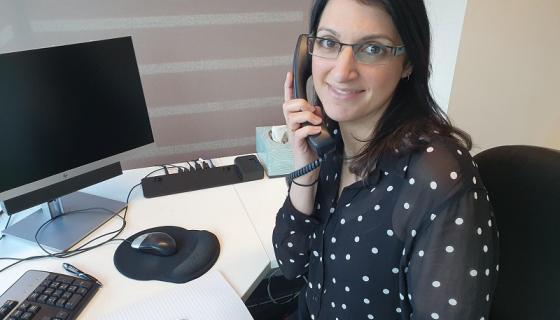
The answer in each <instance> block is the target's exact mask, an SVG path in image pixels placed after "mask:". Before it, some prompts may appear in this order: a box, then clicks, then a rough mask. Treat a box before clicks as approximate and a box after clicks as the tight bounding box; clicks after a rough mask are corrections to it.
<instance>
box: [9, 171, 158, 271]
mask: <svg viewBox="0 0 560 320" xmlns="http://www.w3.org/2000/svg"><path fill="white" fill-rule="evenodd" d="M161 170H164V169H163V168H161V169H156V170H154V171H152V172H150V173H148V174H147V175H146V176H145V177H144V178H147V177H149V176H151V175H152V174H154V173H156V172H158V171H161ZM140 185H141V183H138V184H136V185H135V186H133V187H132V188H131V189H130V191H129V192H128V195H127V196H126V206H125V207H124V212H123V215H122V216H121V215H119V214H118V213H117V212H113V211H111V210H108V209H106V208H90V209H101V210H105V211H109V212H111V213H113V214H114V215H115V216H117V217H119V218H121V220H122V225H121V226H120V227H119V228H118V229H117V230H113V231H111V232H107V233H104V234H102V235H100V236H97V237H95V238H93V239H91V240H89V241H87V242H86V243H84V244H82V245H80V246H79V247H77V248H76V249H73V250H69V251H65V252H58V253H52V252H49V251H47V250H46V249H45V248H44V247H43V246H42V245H41V244H40V243H39V241H38V240H37V235H38V233H39V231H40V230H41V229H42V228H43V227H44V226H45V225H47V224H49V223H50V222H52V221H53V220H54V219H56V218H57V217H59V216H57V217H55V218H52V219H49V220H48V221H46V222H45V223H44V224H43V225H41V226H40V227H39V228H38V229H37V231H36V232H35V242H36V243H37V245H38V246H39V248H41V250H43V251H44V252H45V253H46V254H44V255H37V256H30V257H26V258H11V257H0V260H15V262H13V263H12V264H9V265H7V266H5V267H4V268H2V269H0V272H3V271H5V270H7V269H9V268H11V267H13V266H15V265H17V264H19V263H21V262H24V261H31V260H37V259H42V258H69V257H73V256H75V255H78V254H81V253H84V252H87V251H90V250H93V249H96V248H99V247H101V246H103V245H105V244H107V243H109V242H113V241H127V240H125V239H118V238H117V236H119V235H120V234H121V233H122V231H123V230H124V228H125V227H126V215H127V212H128V203H129V200H130V196H131V194H132V191H134V189H136V188H137V187H138V186H140ZM90 209H83V210H75V211H71V212H68V213H66V214H73V213H78V212H82V211H84V210H90ZM10 217H11V216H10ZM8 222H9V218H8ZM109 235H112V236H111V238H109V239H107V240H105V241H103V242H100V243H98V244H95V245H91V246H89V247H88V245H89V244H91V243H92V242H94V241H96V240H98V239H101V238H103V237H106V236H109Z"/></svg>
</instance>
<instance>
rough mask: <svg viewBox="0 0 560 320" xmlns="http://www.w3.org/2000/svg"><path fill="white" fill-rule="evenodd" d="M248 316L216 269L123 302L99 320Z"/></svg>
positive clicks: (229, 319) (231, 318)
mask: <svg viewBox="0 0 560 320" xmlns="http://www.w3.org/2000/svg"><path fill="white" fill-rule="evenodd" d="M143 319H146V320H148V319H150V320H153V319H158V320H237V319H239V320H246V319H247V320H249V319H253V317H251V314H250V313H249V311H248V310H247V308H246V307H245V304H244V303H243V301H241V298H239V296H238V295H237V293H236V292H235V291H234V290H233V288H232V287H231V286H230V285H229V283H228V282H227V281H226V279H224V277H223V276H222V274H221V273H219V272H218V271H210V272H208V273H206V274H205V275H203V276H201V277H200V278H197V279H195V280H192V281H190V282H187V283H185V284H181V285H178V287H177V288H173V289H171V290H168V291H164V292H163V293H160V294H158V295H157V296H151V297H149V298H148V299H144V300H141V301H138V302H135V303H133V304H131V305H128V306H124V307H123V308H122V309H119V310H117V311H115V312H112V313H110V314H107V315H105V316H103V317H101V320H143Z"/></svg>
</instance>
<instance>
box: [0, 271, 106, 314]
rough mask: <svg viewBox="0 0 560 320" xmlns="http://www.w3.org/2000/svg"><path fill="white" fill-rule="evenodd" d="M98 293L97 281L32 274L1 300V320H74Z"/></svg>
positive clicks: (52, 274)
mask: <svg viewBox="0 0 560 320" xmlns="http://www.w3.org/2000/svg"><path fill="white" fill-rule="evenodd" d="M98 289H99V285H98V284H97V283H95V282H93V281H89V280H84V279H81V278H78V277H74V276H69V275H65V274H60V273H56V272H47V271H38V270H29V271H27V272H26V273H24V274H23V275H22V276H21V277H20V278H19V279H18V280H17V281H16V282H15V283H14V284H13V285H12V286H11V287H10V288H8V290H6V292H4V293H3V294H2V295H1V296H0V320H30V319H33V320H73V319H76V318H77V317H78V315H79V314H80V312H81V311H82V309H83V308H84V307H85V306H86V305H87V303H88V302H89V301H90V300H91V298H92V297H93V296H94V295H95V293H96V292H97V290H98Z"/></svg>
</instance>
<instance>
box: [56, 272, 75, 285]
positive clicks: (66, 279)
mask: <svg viewBox="0 0 560 320" xmlns="http://www.w3.org/2000/svg"><path fill="white" fill-rule="evenodd" d="M56 281H58V282H62V283H66V284H71V283H72V282H74V278H73V277H69V276H65V275H63V274H61V275H59V276H58V277H56Z"/></svg>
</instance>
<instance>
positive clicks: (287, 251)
mask: <svg viewBox="0 0 560 320" xmlns="http://www.w3.org/2000/svg"><path fill="white" fill-rule="evenodd" d="M318 225H319V222H318V221H317V219H316V218H314V217H313V216H308V215H305V214H303V213H301V212H299V211H298V210H297V209H295V208H294V207H293V205H292V203H291V201H290V197H289V196H288V197H286V201H285V202H284V205H283V206H282V208H280V210H279V211H278V214H277V215H276V225H275V227H274V231H273V233H272V243H273V245H274V252H275V254H276V259H277V260H278V264H279V266H280V269H281V270H282V272H283V273H284V276H285V277H286V278H288V279H293V278H297V277H299V276H301V275H302V274H304V273H305V272H306V271H307V268H308V267H309V239H310V237H311V234H312V233H313V231H314V230H315V229H316V227H317V226H318Z"/></svg>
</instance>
